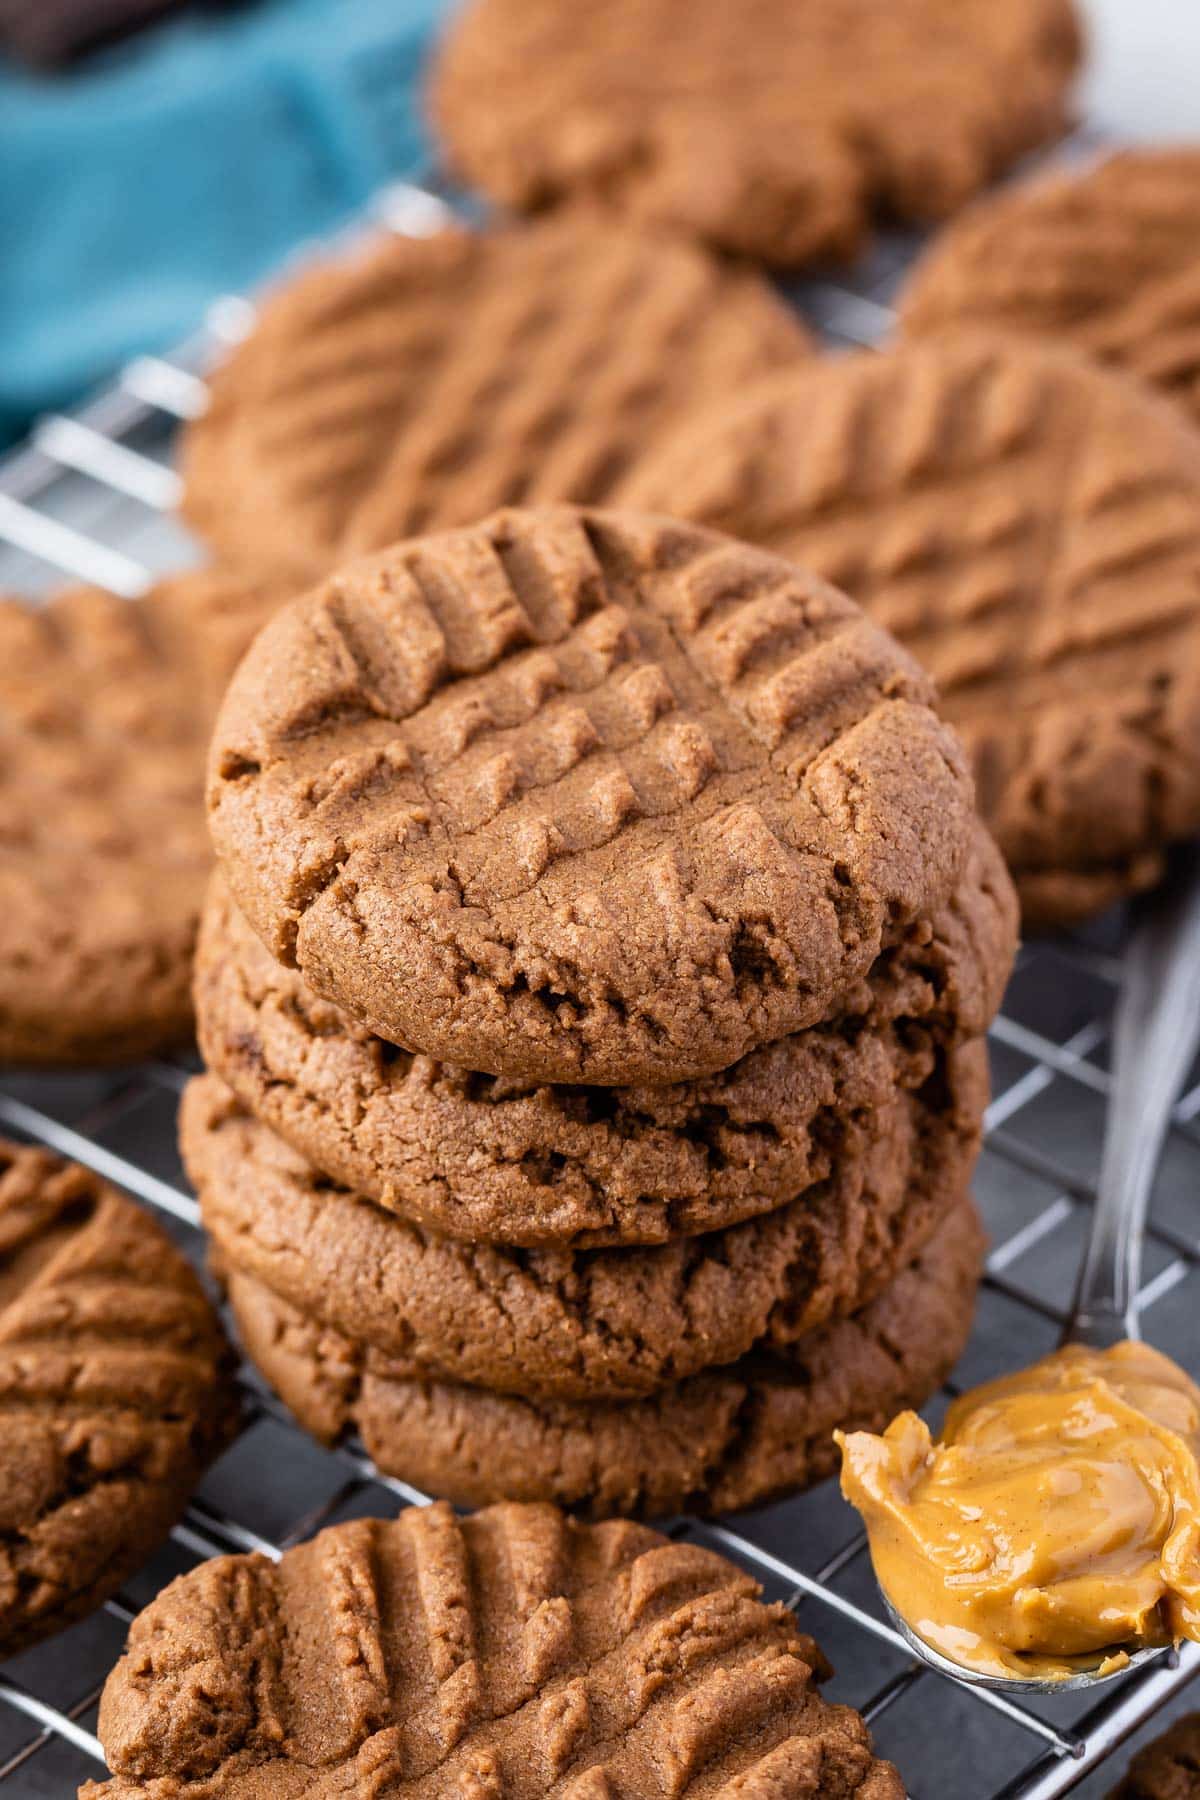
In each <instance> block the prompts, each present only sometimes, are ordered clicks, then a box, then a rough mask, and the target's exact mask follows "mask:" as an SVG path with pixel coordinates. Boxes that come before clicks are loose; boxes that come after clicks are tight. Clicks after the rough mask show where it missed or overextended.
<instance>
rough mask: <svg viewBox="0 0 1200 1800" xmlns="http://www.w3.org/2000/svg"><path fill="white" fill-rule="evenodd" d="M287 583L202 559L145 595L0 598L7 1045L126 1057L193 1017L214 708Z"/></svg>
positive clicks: (10, 1054)
mask: <svg viewBox="0 0 1200 1800" xmlns="http://www.w3.org/2000/svg"><path fill="white" fill-rule="evenodd" d="M279 597H280V596H279V595H278V594H277V593H276V591H275V590H274V589H269V588H268V584H266V582H265V580H264V578H261V577H259V576H257V575H255V576H252V577H251V576H245V577H244V576H242V575H240V574H239V575H236V576H235V575H209V574H204V575H189V576H181V577H177V578H175V579H174V580H172V581H170V582H166V583H163V584H162V585H161V586H160V587H159V588H156V589H155V590H154V591H153V592H152V593H150V594H149V595H148V596H147V597H146V598H145V599H143V600H120V599H117V598H116V597H115V596H113V595H111V594H106V593H104V592H103V591H102V590H100V589H99V588H75V589H71V590H69V591H68V592H65V593H63V594H61V595H59V596H58V597H57V598H55V599H54V600H51V601H50V602H49V603H48V604H47V605H45V606H42V607H37V606H33V605H25V604H23V603H22V602H21V601H18V600H4V601H0V1058H3V1059H4V1060H7V1061H13V1062H29V1063H77V1062H79V1063H97V1062H112V1061H121V1060H123V1059H125V1058H132V1057H136V1056H141V1055H144V1054H147V1053H149V1052H151V1051H155V1050H160V1049H163V1048H165V1047H167V1046H169V1045H171V1044H174V1043H178V1042H180V1041H182V1040H184V1039H186V1038H187V1037H188V1036H189V1035H190V1032H191V998H190V993H189V983H190V977H191V958H192V947H193V944H194V942H195V935H196V925H197V921H198V917H199V911H200V903H201V900H202V897H203V893H204V884H205V881H206V879H207V876H208V871H209V868H210V867H211V860H212V859H211V853H210V850H209V846H208V841H207V837H206V835H205V829H204V806H203V785H204V758H205V752H206V748H207V743H208V737H209V734H210V732H211V729H212V717H213V712H214V710H215V705H216V701H217V699H218V697H219V694H220V691H221V688H222V687H223V686H224V680H225V679H226V678H227V676H228V673H229V672H230V666H231V663H232V661H233V660H234V652H235V650H238V651H240V649H241V648H242V647H244V644H245V642H246V641H248V639H249V637H250V636H251V635H252V633H253V628H254V625H255V623H257V622H259V621H260V620H261V618H263V617H265V616H266V614H267V612H268V611H269V610H270V607H271V606H272V605H273V604H275V602H276V600H277V599H278V598H279ZM218 613H219V615H220V619H221V621H222V623H221V624H220V628H219V629H215V631H214V634H213V635H210V631H209V624H210V621H213V622H215V619H216V616H217V614H218Z"/></svg>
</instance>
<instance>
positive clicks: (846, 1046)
mask: <svg viewBox="0 0 1200 1800" xmlns="http://www.w3.org/2000/svg"><path fill="white" fill-rule="evenodd" d="M1015 937H1016V900H1015V896H1014V894H1013V891H1012V885H1011V883H1010V882H1009V879H1008V875H1007V873H1006V871H1005V869H1004V865H1003V862H1002V861H1001V859H1000V854H999V852H998V850H997V849H996V847H995V845H994V844H993V843H992V841H991V839H990V838H989V837H988V836H987V833H986V832H985V831H984V830H983V828H982V827H979V829H978V831H977V833H976V838H975V842H974V844H973V846H972V850H971V855H970V859H969V862H968V866H967V869H966V871H965V873H964V876H963V880H962V882H961V884H960V886H959V888H958V889H957V890H956V892H955V894H954V896H953V898H952V899H951V900H950V901H949V902H948V903H947V905H946V906H944V907H943V908H942V909H941V910H940V911H939V912H938V913H937V914H936V915H935V917H934V918H933V920H932V921H931V922H930V924H929V925H928V926H927V927H925V928H924V929H916V928H914V930H913V932H912V933H911V934H910V935H908V936H907V937H905V938H904V939H902V940H901V942H900V943H899V944H898V945H897V946H896V947H895V948H894V949H893V950H890V951H888V952H887V953H885V955H884V956H882V957H881V958H880V959H879V961H878V962H877V963H876V964H875V965H873V967H872V969H871V971H870V973H869V976H868V978H867V979H866V980H864V982H863V983H862V991H861V993H858V994H856V995H854V996H852V997H851V1002H852V1004H850V1005H848V1008H847V1011H846V1013H845V1014H844V1015H843V1016H842V1017H840V1018H839V1019H837V1020H836V1021H833V1022H830V1023H829V1024H825V1025H814V1026H811V1027H810V1028H809V1030H807V1031H804V1032H797V1033H794V1034H793V1035H792V1036H790V1037H786V1038H781V1039H779V1040H778V1041H777V1042H776V1043H774V1044H769V1045H766V1046H765V1047H764V1048H763V1049H761V1050H755V1051H752V1052H751V1053H750V1054H749V1056H746V1057H744V1058H743V1059H742V1061H741V1062H739V1063H736V1064H735V1065H734V1066H733V1068H731V1069H727V1070H723V1071H721V1072H719V1073H718V1074H716V1075H713V1076H709V1077H706V1078H702V1079H699V1080H696V1081H692V1082H680V1083H677V1084H676V1085H674V1086H672V1087H640V1088H611V1089H598V1088H585V1087H553V1086H544V1085H543V1086H536V1085H534V1084H531V1083H528V1082H521V1081H517V1080H512V1079H508V1078H505V1077H491V1076H486V1075H477V1074H474V1073H472V1072H471V1071H469V1070H466V1069H460V1068H455V1067H451V1066H448V1065H446V1064H442V1063H436V1062H433V1061H431V1060H430V1059H429V1058H428V1057H424V1056H412V1055H409V1054H408V1053H407V1052H405V1051H402V1050H397V1049H395V1048H394V1047H393V1046H392V1045H390V1044H388V1043H386V1042H385V1041H384V1040H383V1039H381V1038H377V1037H374V1036H372V1035H371V1033H370V1032H368V1031H366V1030H365V1029H364V1028H363V1027H361V1026H359V1025H357V1024H356V1023H355V1022H354V1021H353V1020H352V1019H351V1018H350V1017H349V1016H348V1015H347V1014H346V1013H344V1012H341V1011H340V1010H339V1009H338V1008H337V1007H335V1006H333V1005H332V1004H331V1003H330V1002H329V1001H327V1000H322V999H320V998H319V997H318V996H317V995H315V994H314V993H313V992H312V991H311V990H310V989H309V988H308V987H307V985H306V984H305V982H304V980H303V978H302V977H301V976H300V975H299V973H298V972H297V971H296V970H294V969H285V968H282V967H281V966H280V964H279V963H277V962H276V961H275V959H274V958H273V957H272V956H271V955H270V954H269V952H268V951H267V950H266V949H265V948H264V947H263V945H262V944H261V942H260V941H259V939H258V938H257V937H256V936H255V934H254V932H253V931H251V929H250V927H249V926H248V925H247V923H246V922H245V920H244V919H243V918H242V915H241V914H240V912H239V911H238V909H237V908H236V906H234V904H233V902H232V901H231V899H230V897H229V894H228V891H227V889H226V888H225V886H224V884H223V883H222V882H221V881H220V880H219V879H217V880H214V882H213V885H212V887H211V889H210V892H209V898H208V903H207V906H206V909H205V913H204V917H203V919H202V922H201V929H200V939H199V943H198V945H197V950H196V976H195V1002H196V1026H197V1034H198V1036H199V1040H200V1047H201V1051H202V1053H203V1056H204V1061H205V1063H206V1064H207V1066H208V1067H209V1068H210V1069H212V1070H213V1071H214V1072H215V1073H216V1074H217V1075H219V1076H221V1077H222V1079H223V1080H224V1081H226V1082H227V1083H228V1084H229V1086H230V1087H231V1088H232V1089H233V1090H234V1092H235V1093H236V1094H237V1096H238V1098H239V1099H240V1100H241V1101H242V1103H243V1105H244V1106H245V1107H246V1109H247V1111H248V1112H250V1113H252V1114H253V1115H254V1117H255V1118H257V1119H261V1120H262V1122H263V1123H264V1124H265V1125H269V1126H270V1127H271V1129H272V1130H273V1131H275V1132H278V1134H279V1135H280V1136H281V1137H282V1138H284V1139H285V1140H286V1141H287V1142H288V1143H289V1144H291V1145H292V1146H293V1148H294V1149H296V1150H298V1151H299V1152H300V1154H301V1155H302V1156H304V1157H305V1158H306V1159H307V1160H308V1161H309V1162H310V1163H312V1164H313V1165H314V1166H315V1167H316V1168H317V1169H319V1170H321V1171H322V1172H323V1173H324V1174H326V1175H328V1176H330V1177H332V1178H333V1180H335V1181H338V1182H340V1183H341V1184H342V1186H344V1187H348V1188H353V1189H355V1190H357V1191H358V1192H359V1193H361V1194H365V1195H366V1196H367V1197H368V1198H369V1199H371V1200H374V1201H375V1202H377V1203H378V1204H380V1205H382V1206H385V1207H386V1208H388V1210H390V1211H393V1212H398V1213H401V1214H403V1215H404V1216H406V1217H408V1218H412V1219H415V1220H417V1221H419V1222H421V1223H424V1224H426V1225H430V1226H433V1227H434V1228H435V1229H437V1230H439V1231H442V1232H447V1233H449V1234H450V1235H451V1236H454V1237H460V1238H464V1239H467V1240H469V1241H478V1240H486V1241H487V1242H490V1243H507V1244H523V1245H530V1246H532V1245H536V1244H556V1243H557V1244H570V1243H573V1244H576V1245H579V1246H583V1245H591V1246H595V1245H600V1244H618V1243H626V1244H636V1243H661V1242H663V1241H665V1240H667V1239H671V1238H676V1237H680V1236H690V1235H692V1234H694V1233H696V1232H702V1231H712V1230H715V1229H717V1228H718V1227H721V1226H725V1225H731V1224H736V1223H737V1222H738V1221H739V1220H740V1219H745V1218H749V1217H751V1216H753V1215H754V1214H757V1213H760V1212H765V1211H769V1210H770V1209H771V1208H772V1207H774V1206H778V1205H780V1204H782V1203H784V1202H786V1201H788V1200H790V1199H791V1198H792V1197H793V1196H794V1195H796V1194H798V1193H801V1192H802V1191H803V1190H804V1189H805V1188H808V1187H811V1186H812V1185H813V1184H814V1183H815V1182H818V1181H821V1180H824V1178H825V1176H826V1175H827V1174H828V1173H829V1171H830V1167H831V1162H832V1159H833V1157H834V1155H835V1154H838V1153H841V1154H844V1140H845V1138H846V1134H847V1132H848V1131H849V1132H853V1130H854V1129H855V1128H856V1127H857V1126H858V1125H860V1124H861V1122H862V1120H863V1118H864V1116H865V1114H866V1113H868V1112H869V1111H870V1110H871V1109H873V1108H876V1107H880V1106H882V1105H884V1104H886V1103H887V1102H889V1101H891V1100H892V1099H893V1098H894V1097H895V1094H896V1092H897V1090H898V1089H901V1088H916V1087H919V1086H920V1085H921V1084H922V1082H924V1081H926V1080H927V1079H928V1077H929V1075H930V1074H931V1072H932V1069H933V1066H934V1060H935V1058H934V1052H935V1050H936V1049H938V1048H940V1047H944V1046H948V1045H952V1044H954V1043H957V1042H960V1041H962V1040H963V1039H965V1038H968V1037H972V1036H977V1035H980V1034H982V1033H983V1032H984V1031H985V1030H986V1029H987V1027H988V1026H989V1025H990V1023H991V1020H992V1018H993V1016H994V1014H995V1012H996V1009H997V1007H998V1005H999V1002H1000V996H1001V993H1002V991H1003V987H1004V982H1005V979H1006V977H1007V974H1008V971H1009V968H1010V967H1011V964H1012V958H1013V951H1014V947H1015Z"/></svg>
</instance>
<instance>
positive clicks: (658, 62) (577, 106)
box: [431, 0, 1081, 265]
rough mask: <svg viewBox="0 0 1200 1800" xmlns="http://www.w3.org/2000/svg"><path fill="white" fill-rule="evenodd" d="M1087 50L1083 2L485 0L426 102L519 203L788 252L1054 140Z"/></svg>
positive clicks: (861, 231) (913, 204)
mask: <svg viewBox="0 0 1200 1800" xmlns="http://www.w3.org/2000/svg"><path fill="white" fill-rule="evenodd" d="M1080 52H1081V43H1080V33H1079V27H1078V24H1077V21H1076V16H1075V13H1074V9H1073V7H1072V6H1071V5H1070V4H1069V0H1003V4H996V0H805V3H804V4H803V5H800V6H797V5H795V4H794V3H792V0H740V3H739V4H738V5H736V6H731V5H729V4H728V0H577V3H576V4H574V5H572V6H569V7H563V6H561V5H560V4H559V0H471V3H470V4H468V5H466V6H465V7H464V8H463V9H462V11H461V13H460V14H459V16H458V17H457V19H455V20H454V22H453V23H452V25H451V26H450V29H449V32H448V35H447V38H446V41H445V43H444V45H443V47H442V51H441V55H440V58H439V59H438V61H437V63H436V64H435V67H434V72H433V81H432V92H431V103H432V112H433V117H434V123H435V126H436V128H437V130H438V133H439V136H440V137H441V140H442V145H443V149H444V151H445V152H446V154H447V156H448V157H449V159H450V161H451V164H452V166H453V167H454V169H455V170H456V172H457V173H458V174H459V175H460V176H461V177H463V178H464V179H466V180H467V181H469V182H471V183H473V184H474V185H475V186H476V187H479V188H481V189H482V190H483V191H484V192H485V193H487V194H489V195H491V196H492V198H493V199H496V200H499V201H500V202H502V203H503V204H504V205H505V206H509V207H515V208H517V209H519V210H523V211H541V210H544V209H546V208H549V207H554V206H557V205H560V204H562V203H564V202H568V201H578V200H580V199H588V200H591V201H594V202H599V203H600V204H602V205H604V206H606V207H608V208H609V209H610V210H611V211H613V212H616V213H624V214H627V215H630V216H633V217H636V218H639V219H641V220H644V221H646V222H649V223H653V224H656V225H660V226H661V225H670V226H674V227H678V228H680V229H681V230H684V231H687V232H690V233H691V234H693V235H695V236H697V237H699V238H702V239H706V240H707V241H708V242H709V243H711V244H714V245H717V246H719V247H720V248H721V249H722V250H729V251H734V252H736V253H738V254H741V255H747V256H751V257H755V258H757V259H759V260H761V261H764V262H768V263H776V264H780V265H787V264H791V265H795V264H799V263H803V262H807V261H809V260H811V259H813V258H814V257H818V256H829V255H832V256H838V257H844V256H847V255H849V254H851V253H852V252H853V251H854V250H856V249H857V248H858V247H859V245H860V244H861V242H862V239H863V238H864V236H865V235H866V232H867V228H868V225H869V222H870V219H871V216H872V215H873V214H874V213H876V212H886V213H887V214H888V215H890V216H892V217H900V218H911V219H929V218H938V217H942V216H944V215H945V214H947V213H950V212H952V211H953V210H954V209H955V208H956V207H957V206H960V205H961V204H962V203H963V201H964V200H966V199H967V198H968V197H969V196H970V195H971V194H973V193H974V192H975V191H976V190H977V189H978V188H981V187H982V186H984V184H985V183H986V182H987V181H989V180H990V179H991V177H992V176H993V175H994V174H995V173H996V172H997V171H998V170H1000V169H1002V168H1004V167H1005V166H1006V165H1007V164H1008V163H1010V162H1012V161H1013V160H1014V158H1015V157H1017V156H1019V155H1020V154H1021V153H1022V152H1023V151H1026V150H1028V149H1031V148H1032V147H1033V146H1034V145H1037V144H1040V143H1044V142H1046V141H1047V140H1049V139H1051V138H1053V137H1056V136H1057V135H1058V134H1059V132H1060V131H1061V130H1062V129H1063V126H1064V124H1065V121H1066V92H1067V88H1068V86H1069V83H1070V80H1071V77H1072V75H1073V74H1074V72H1075V69H1076V67H1077V65H1078V62H1079V59H1080Z"/></svg>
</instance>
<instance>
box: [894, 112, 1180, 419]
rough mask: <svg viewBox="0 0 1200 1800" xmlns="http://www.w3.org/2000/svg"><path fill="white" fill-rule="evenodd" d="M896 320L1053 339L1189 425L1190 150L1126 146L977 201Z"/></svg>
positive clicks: (919, 328)
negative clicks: (1132, 381) (1121, 373)
mask: <svg viewBox="0 0 1200 1800" xmlns="http://www.w3.org/2000/svg"><path fill="white" fill-rule="evenodd" d="M901 322H902V324H903V327H904V329H905V331H907V332H910V333H925V334H927V333H929V332H938V331H943V330H945V329H946V328H947V327H948V326H954V325H960V324H975V325H981V326H986V327H989V328H995V329H1003V330H1016V331H1022V332H1034V333H1045V334H1047V335H1050V336H1055V337H1063V338H1066V339H1069V340H1070V341H1071V342H1072V343H1074V344H1076V345H1077V346H1078V347H1079V348H1080V349H1083V350H1086V351H1088V352H1089V354H1090V355H1092V356H1096V357H1099V358H1101V359H1102V360H1103V361H1105V362H1109V363H1113V364H1115V365H1117V366H1118V367H1120V368H1122V369H1125V370H1128V371H1129V372H1131V373H1132V374H1135V375H1138V376H1140V377H1141V378H1142V379H1143V380H1144V381H1148V382H1151V383H1153V385H1154V386H1156V387H1159V388H1162V389H1163V390H1164V392H1166V393H1168V394H1170V395H1171V397H1172V398H1173V399H1174V400H1176V401H1177V402H1178V403H1179V404H1180V405H1182V406H1183V407H1184V408H1185V409H1186V410H1187V411H1188V413H1189V414H1190V415H1191V417H1192V418H1193V419H1194V420H1197V421H1200V374H1198V364H1197V355H1196V341H1197V333H1198V332H1200V150H1197V149H1194V148H1185V147H1183V146H1180V147H1177V148H1175V149H1170V150H1129V151H1125V152H1123V153H1122V154H1121V155H1119V156H1112V157H1109V158H1108V159H1107V160H1106V161H1105V162H1102V163H1100V164H1098V165H1096V166H1093V167H1091V168H1088V169H1084V170H1082V171H1078V170H1072V171H1068V172H1067V173H1065V174H1058V175H1055V176H1053V177H1052V178H1051V179H1049V180H1043V181H1038V182H1029V183H1028V184H1022V185H1021V186H1020V187H1013V188H1009V189H1006V190H1005V191H1004V192H1003V193H1001V194H998V195H997V196H996V197H995V198H994V199H991V200H987V201H985V202H981V203H980V205H978V206H977V207H974V208H972V210H971V211H970V212H969V213H968V214H967V215H966V216H965V217H964V218H963V219H962V221H961V222H960V223H959V224H956V225H955V226H954V228H953V229H952V230H950V231H948V232H946V233H945V234H944V235H943V236H941V237H939V238H937V239H936V240H935V241H934V244H933V247H932V248H931V249H930V251H929V252H928V254H927V255H926V256H925V258H924V260H923V261H922V262H921V263H920V264H918V266H917V269H916V272H915V273H914V275H913V276H912V278H911V280H910V282H909V284H908V287H907V288H906V290H905V292H904V294H903V296H902V298H901Z"/></svg>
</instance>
